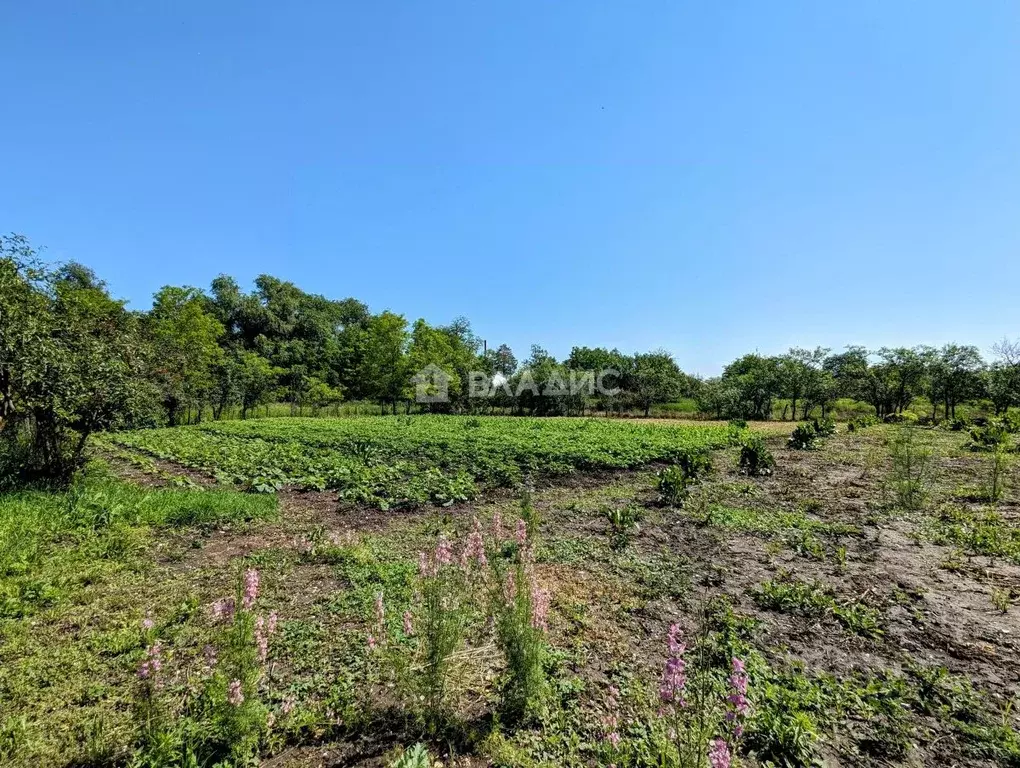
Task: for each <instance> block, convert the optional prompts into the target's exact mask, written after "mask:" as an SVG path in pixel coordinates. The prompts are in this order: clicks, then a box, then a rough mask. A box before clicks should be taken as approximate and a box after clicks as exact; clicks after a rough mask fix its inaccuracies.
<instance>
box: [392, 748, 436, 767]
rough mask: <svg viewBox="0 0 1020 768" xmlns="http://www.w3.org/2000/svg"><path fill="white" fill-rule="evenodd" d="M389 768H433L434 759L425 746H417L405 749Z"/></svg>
mask: <svg viewBox="0 0 1020 768" xmlns="http://www.w3.org/2000/svg"><path fill="white" fill-rule="evenodd" d="M389 768H432V757H431V755H429V751H428V750H427V749H426V748H425V745H424V744H415V745H414V746H413V747H409V748H408V749H405V750H404V751H403V753H402V754H401V755H400V757H398V758H397V759H396V760H394V761H393V762H391V763H390V764H389Z"/></svg>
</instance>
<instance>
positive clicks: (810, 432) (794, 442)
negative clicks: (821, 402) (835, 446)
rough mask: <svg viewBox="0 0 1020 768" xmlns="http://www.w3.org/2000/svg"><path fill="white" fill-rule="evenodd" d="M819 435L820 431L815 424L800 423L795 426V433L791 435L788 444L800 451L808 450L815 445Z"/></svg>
mask: <svg viewBox="0 0 1020 768" xmlns="http://www.w3.org/2000/svg"><path fill="white" fill-rule="evenodd" d="M817 437H818V433H817V432H816V431H815V427H814V425H813V424H798V425H797V426H796V427H795V428H794V430H793V434H792V435H790V439H789V440H788V441H787V445H789V446H790V447H791V448H794V449H796V450H798V451H806V450H808V449H810V448H814V447H815V439H816V438H817Z"/></svg>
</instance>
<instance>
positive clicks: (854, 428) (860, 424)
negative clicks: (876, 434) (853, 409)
mask: <svg viewBox="0 0 1020 768" xmlns="http://www.w3.org/2000/svg"><path fill="white" fill-rule="evenodd" d="M875 424H878V419H876V418H875V417H874V416H867V415H866V416H854V417H853V418H851V419H850V420H849V421H848V422H847V424H846V431H847V432H859V431H860V430H862V429H867V428H868V427H871V426H874V425H875Z"/></svg>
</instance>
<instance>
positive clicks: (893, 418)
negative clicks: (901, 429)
mask: <svg viewBox="0 0 1020 768" xmlns="http://www.w3.org/2000/svg"><path fill="white" fill-rule="evenodd" d="M882 421H884V422H885V423H886V424H915V423H917V414H916V413H912V412H910V411H904V412H903V413H889V414H886V416H885V418H883V419H882Z"/></svg>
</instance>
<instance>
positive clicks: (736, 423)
mask: <svg viewBox="0 0 1020 768" xmlns="http://www.w3.org/2000/svg"><path fill="white" fill-rule="evenodd" d="M728 423H729V426H731V427H736V428H737V429H747V421H746V420H745V419H730V420H729V422H728Z"/></svg>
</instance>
